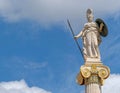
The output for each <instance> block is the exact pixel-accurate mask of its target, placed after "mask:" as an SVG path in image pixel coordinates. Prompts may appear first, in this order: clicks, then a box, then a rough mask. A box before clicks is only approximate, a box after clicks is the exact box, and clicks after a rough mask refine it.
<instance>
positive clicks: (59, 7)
mask: <svg viewBox="0 0 120 93" xmlns="http://www.w3.org/2000/svg"><path fill="white" fill-rule="evenodd" d="M108 4H109V5H108ZM106 5H108V6H107V7H106ZM111 5H112V7H111ZM87 8H93V9H94V10H95V13H96V15H99V16H101V15H108V14H113V13H116V12H119V9H120V1H119V0H106V1H105V0H99V1H98V0H97V1H96V0H93V1H92V2H91V1H88V0H74V1H73V0H19V1H16V0H0V15H1V17H3V18H4V19H5V20H7V21H12V22H13V21H18V20H21V19H30V20H34V21H38V22H40V23H44V22H47V23H48V22H60V21H63V20H66V18H68V17H69V18H71V19H74V20H77V19H78V18H80V16H83V15H85V11H86V9H87ZM81 19H82V18H81Z"/></svg>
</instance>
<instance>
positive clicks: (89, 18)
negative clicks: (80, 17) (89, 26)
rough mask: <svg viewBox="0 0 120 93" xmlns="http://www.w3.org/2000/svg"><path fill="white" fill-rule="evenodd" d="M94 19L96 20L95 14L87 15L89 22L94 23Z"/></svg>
mask: <svg viewBox="0 0 120 93" xmlns="http://www.w3.org/2000/svg"><path fill="white" fill-rule="evenodd" d="M93 18H94V16H93V14H88V15H87V19H88V22H92V21H93Z"/></svg>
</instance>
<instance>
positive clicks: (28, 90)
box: [0, 80, 51, 93]
mask: <svg viewBox="0 0 120 93" xmlns="http://www.w3.org/2000/svg"><path fill="white" fill-rule="evenodd" d="M0 93H51V92H49V91H46V90H44V89H42V88H39V87H29V86H28V85H27V84H26V82H25V81H24V80H21V81H10V82H1V83H0Z"/></svg>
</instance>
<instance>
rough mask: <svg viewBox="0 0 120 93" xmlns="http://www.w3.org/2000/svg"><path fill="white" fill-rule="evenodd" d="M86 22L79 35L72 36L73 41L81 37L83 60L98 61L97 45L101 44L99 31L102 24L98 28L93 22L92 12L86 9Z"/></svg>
mask: <svg viewBox="0 0 120 93" xmlns="http://www.w3.org/2000/svg"><path fill="white" fill-rule="evenodd" d="M86 16H87V20H88V22H87V23H85V25H84V28H83V30H82V31H80V33H79V34H78V35H76V36H74V38H75V39H78V38H79V37H82V40H83V55H84V59H85V60H86V59H87V58H97V59H100V52H99V47H98V46H99V44H100V43H101V36H100V33H99V31H101V30H102V27H103V24H101V25H100V27H98V25H97V24H96V22H93V18H94V15H93V11H92V9H88V10H87V12H86Z"/></svg>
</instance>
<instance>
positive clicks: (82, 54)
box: [67, 19, 84, 59]
mask: <svg viewBox="0 0 120 93" xmlns="http://www.w3.org/2000/svg"><path fill="white" fill-rule="evenodd" d="M67 23H68V26H69V28H70V31H71V33H72V35H73V38H74V36H75V34H74V31H73V29H72V27H71V24H70V21H69V20H68V19H67ZM74 40H75V42H76V44H77V47H78V49H79V51H80V53H81V55H82V57H83V59H84V56H83V52H82V49H81V47H80V45H79V43H78V41H77V39H75V38H74Z"/></svg>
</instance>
